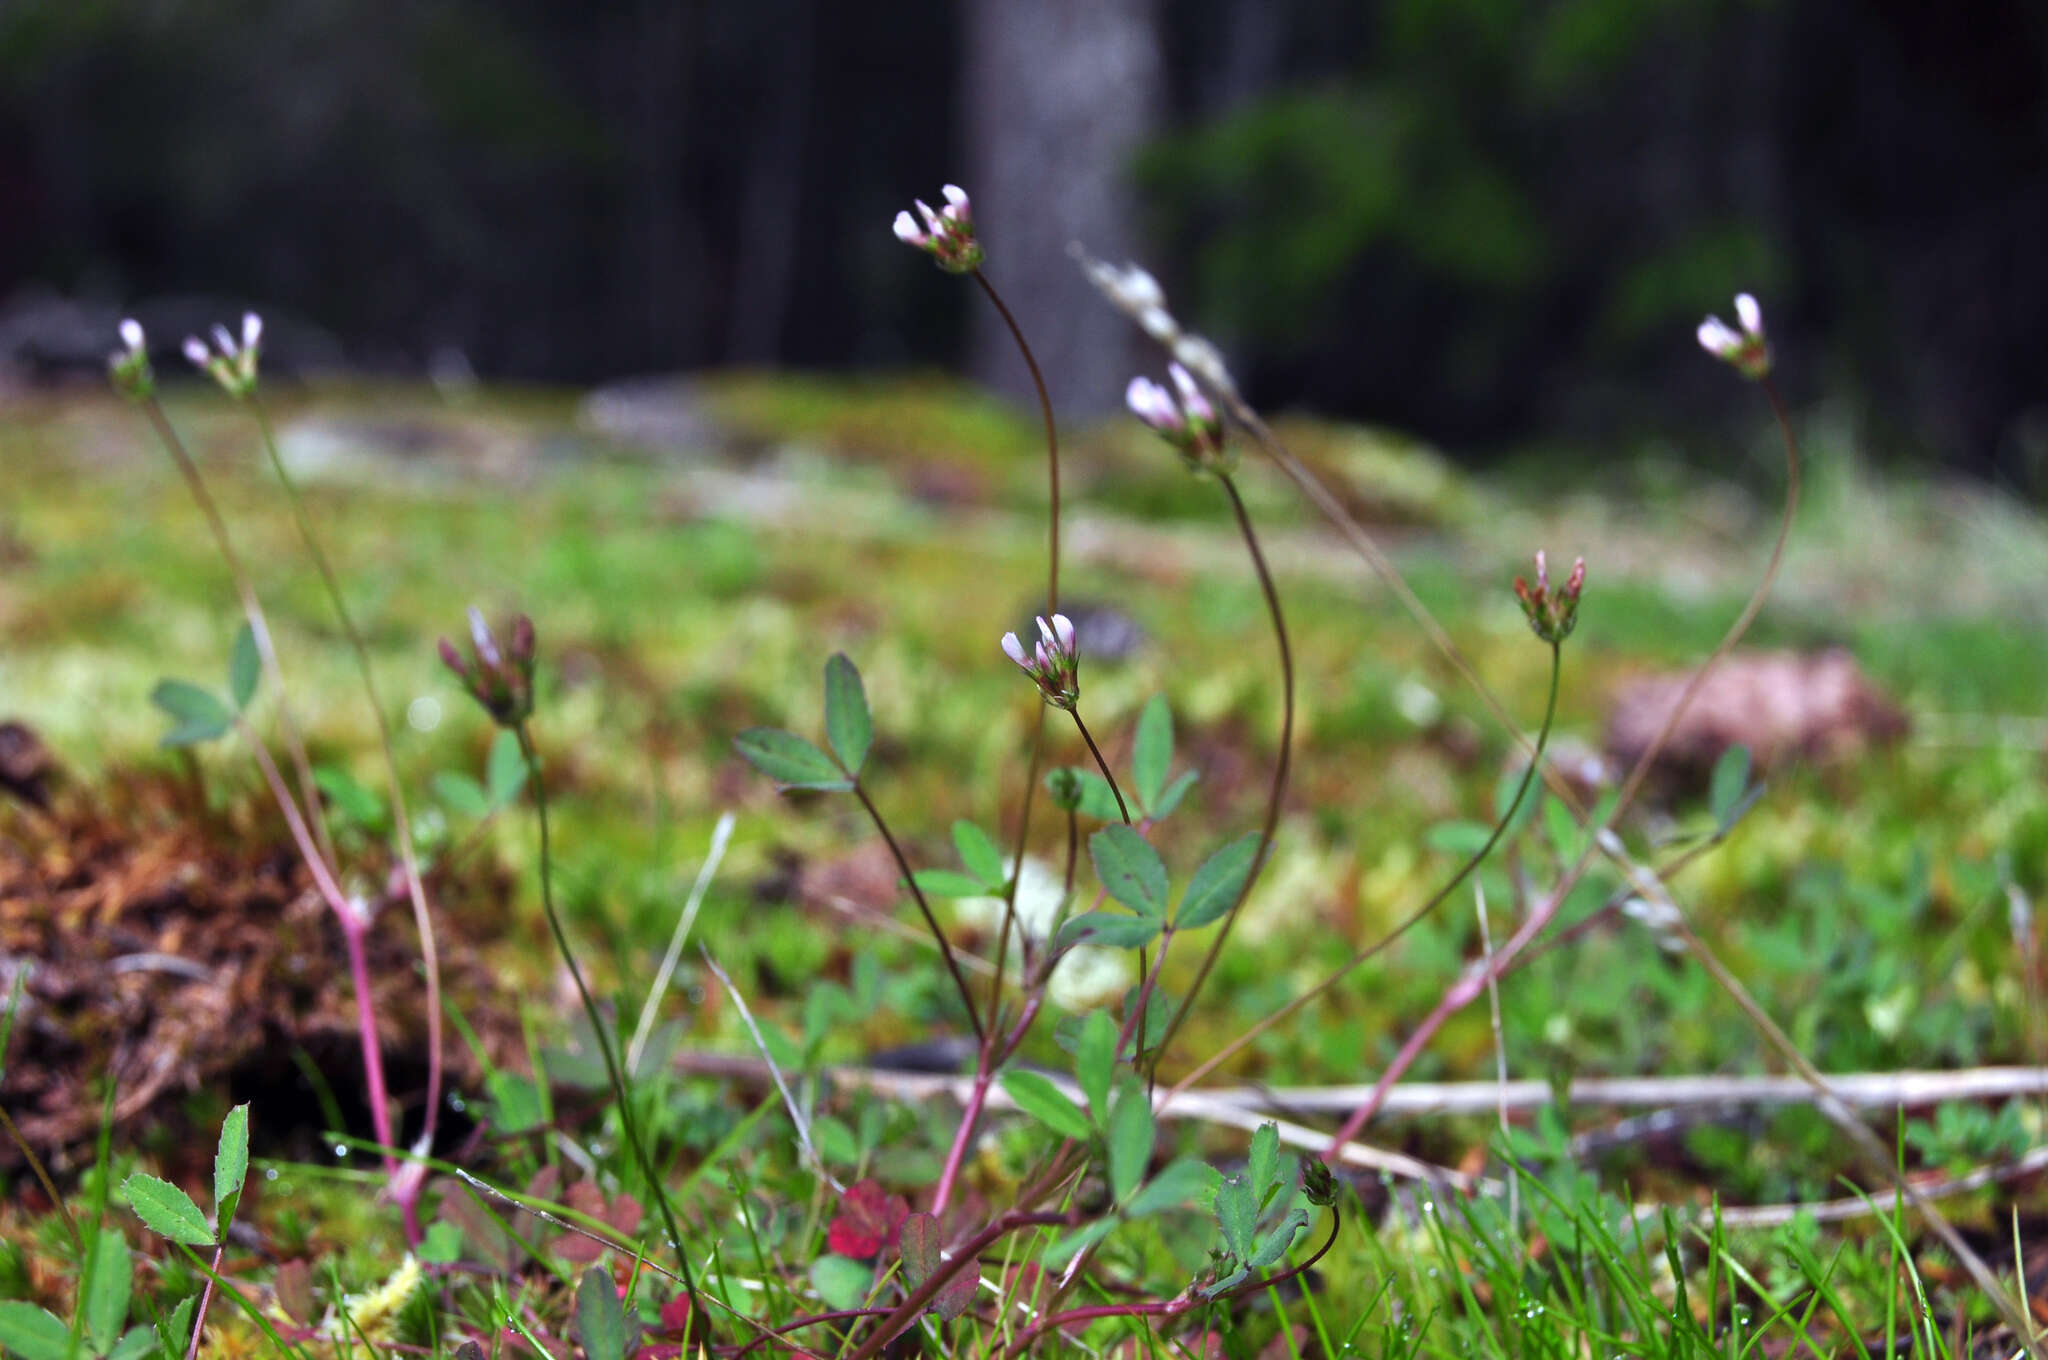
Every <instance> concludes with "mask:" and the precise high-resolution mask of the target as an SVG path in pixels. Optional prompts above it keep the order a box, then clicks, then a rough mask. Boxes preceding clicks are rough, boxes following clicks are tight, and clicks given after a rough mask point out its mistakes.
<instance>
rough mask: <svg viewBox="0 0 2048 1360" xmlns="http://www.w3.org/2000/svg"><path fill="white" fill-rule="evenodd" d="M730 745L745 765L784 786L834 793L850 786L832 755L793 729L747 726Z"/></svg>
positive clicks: (851, 785) (849, 781)
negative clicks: (833, 761)
mask: <svg viewBox="0 0 2048 1360" xmlns="http://www.w3.org/2000/svg"><path fill="white" fill-rule="evenodd" d="M732 744H733V747H734V749H735V750H737V751H738V752H739V753H740V754H741V755H742V756H745V757H746V759H747V763H748V764H750V765H752V766H753V767H754V768H755V769H757V770H759V771H760V772H761V773H762V774H765V775H767V776H768V777H769V778H770V779H772V780H774V781H775V782H776V783H777V784H780V785H781V786H782V787H783V788H785V789H822V790H825V791H827V792H838V791H844V790H846V789H850V788H852V787H853V781H852V780H850V779H848V778H847V777H846V775H845V774H844V773H843V772H842V771H841V770H840V768H839V767H838V766H837V765H834V764H833V763H832V757H830V756H828V755H826V754H825V753H824V752H823V751H820V750H819V749H818V748H817V747H815V746H813V745H812V744H811V743H809V742H807V741H805V740H804V739H803V738H802V737H800V736H798V735H797V734H796V733H794V732H784V731H783V730H781V729H780V728H776V727H750V728H748V729H747V730H746V731H744V732H742V733H740V734H739V735H738V736H737V737H734V738H733V742H732Z"/></svg>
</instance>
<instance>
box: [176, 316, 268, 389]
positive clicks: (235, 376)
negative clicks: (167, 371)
mask: <svg viewBox="0 0 2048 1360" xmlns="http://www.w3.org/2000/svg"><path fill="white" fill-rule="evenodd" d="M262 340H263V318H262V317H260V316H258V315H256V313H254V312H245V313H243V315H242V338H241V339H240V340H239V341H237V340H236V339H235V337H234V336H233V335H232V334H231V333H230V332H229V331H228V328H227V327H226V326H220V325H216V326H215V327H214V328H213V346H214V347H213V348H212V349H210V350H209V349H208V348H207V347H206V345H205V343H204V342H203V341H201V340H200V339H199V337H198V336H196V335H188V336H186V337H185V357H186V358H187V359H189V360H191V361H192V366H193V367H194V368H196V369H198V370H199V371H200V372H201V373H204V374H205V375H206V376H207V377H209V378H211V379H213V380H214V381H215V382H217V383H219V384H220V386H221V390H222V391H224V392H226V393H227V394H228V395H229V396H231V397H235V398H238V399H247V398H249V397H252V396H254V395H255V394H256V360H257V355H258V354H259V353H260V350H261V344H262Z"/></svg>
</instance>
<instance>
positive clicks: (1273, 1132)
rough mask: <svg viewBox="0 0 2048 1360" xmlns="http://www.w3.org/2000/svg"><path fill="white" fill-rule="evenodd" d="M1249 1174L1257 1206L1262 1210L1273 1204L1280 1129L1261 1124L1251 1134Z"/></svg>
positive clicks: (1278, 1174) (1277, 1181)
mask: <svg viewBox="0 0 2048 1360" xmlns="http://www.w3.org/2000/svg"><path fill="white" fill-rule="evenodd" d="M1248 1160H1249V1163H1250V1166H1249V1170H1250V1172H1251V1183H1252V1194H1253V1197H1254V1198H1255V1199H1256V1200H1257V1201H1258V1206H1259V1208H1261V1209H1264V1208H1265V1207H1266V1206H1267V1205H1268V1204H1271V1203H1272V1202H1273V1195H1274V1194H1275V1192H1277V1191H1278V1190H1279V1189H1280V1178H1281V1160H1280V1127H1279V1125H1277V1124H1261V1125H1259V1127H1258V1129H1257V1130H1256V1131H1255V1132H1254V1133H1253V1134H1252V1147H1251V1156H1250V1158H1249V1159H1248Z"/></svg>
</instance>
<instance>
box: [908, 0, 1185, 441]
mask: <svg viewBox="0 0 2048 1360" xmlns="http://www.w3.org/2000/svg"><path fill="white" fill-rule="evenodd" d="M965 46H966V72H965V102H966V110H967V134H968V139H969V140H968V146H969V153H968V158H967V163H968V166H969V167H970V170H971V177H970V178H967V179H965V180H963V187H965V188H966V189H967V191H968V193H969V194H971V195H972V196H973V199H974V215H975V220H976V222H977V224H978V226H979V228H980V233H981V237H982V240H983V243H984V244H985V245H986V246H987V247H988V267H987V272H988V277H989V280H990V281H991V282H992V283H994V284H995V285H996V287H997V288H999V289H1000V290H1001V291H1002V294H1003V297H1004V300H1005V301H1007V302H1008V303H1009V304H1010V306H1011V308H1012V309H1013V310H1014V311H1015V312H1016V313H1017V320H1018V324H1020V325H1021V326H1022V327H1023V328H1024V334H1025V336H1026V338H1028V339H1029V340H1030V341H1031V345H1032V349H1033V350H1034V351H1035V352H1036V353H1037V355H1038V361H1039V363H1040V365H1041V366H1042V367H1043V368H1044V370H1045V379H1046V384H1047V386H1048V387H1050V388H1051V390H1052V399H1053V402H1054V405H1055V406H1056V408H1057V409H1059V410H1061V411H1063V412H1069V413H1075V414H1080V413H1095V412H1100V411H1102V410H1105V409H1107V408H1109V407H1112V406H1114V405H1115V404H1116V403H1117V401H1118V399H1119V395H1120V393H1121V392H1122V390H1123V385H1124V383H1126V382H1127V381H1129V379H1130V376H1131V374H1132V373H1133V372H1134V371H1136V368H1137V367H1139V366H1140V365H1143V366H1145V367H1157V366H1158V365H1157V362H1156V360H1155V359H1153V358H1152V357H1151V356H1149V355H1148V354H1147V353H1146V347H1145V346H1144V344H1143V341H1142V339H1141V338H1140V337H1137V336H1136V335H1135V333H1134V332H1133V330H1132V329H1131V327H1130V326H1129V325H1128V323H1126V322H1125V321H1124V320H1123V319H1122V318H1121V317H1119V316H1117V315H1116V314H1114V313H1113V312H1111V311H1110V310H1109V308H1108V307H1107V306H1106V305H1105V304H1103V302H1102V301H1101V300H1100V299H1099V298H1097V297H1096V295H1095V291H1094V290H1093V289H1092V288H1090V287H1089V286H1088V283H1087V281H1086V280H1084V279H1083V278H1082V277H1081V274H1080V271H1079V270H1078V269H1076V268H1075V267H1074V263H1073V261H1072V260H1071V259H1070V258H1068V255H1067V245H1068V243H1069V242H1073V241H1079V242H1081V243H1082V244H1083V245H1085V246H1087V248H1088V249H1089V251H1090V252H1091V253H1093V254H1095V255H1099V256H1102V257H1105V258H1109V259H1117V260H1121V259H1123V258H1124V257H1125V256H1126V255H1128V254H1131V253H1133V252H1135V251H1136V250H1137V248H1138V241H1137V239H1136V235H1135V232H1134V231H1133V229H1132V210H1133V206H1134V205H1133V200H1132V195H1131V192H1130V188H1129V173H1128V172H1129V168H1130V161H1131V157H1132V155H1133V153H1134V152H1136V150H1137V149H1138V147H1139V145H1140V144H1141V143H1142V142H1143V141H1144V139H1145V137H1146V136H1147V135H1148V134H1149V133H1150V132H1151V130H1152V128H1153V125H1154V123H1155V121H1156V119H1157V117H1158V112H1159V109H1160V107H1161V104H1162V102H1163V100H1162V94H1163V82H1164V63H1163V61H1162V57H1161V52H1160V42H1159V31H1158V25H1157V14H1156V12H1155V8H1154V4H1153V3H1152V0H969V3H968V5H967V7H966V35H965ZM937 187H938V186H936V185H933V186H931V189H929V190H927V191H926V197H927V199H928V200H930V201H936V200H935V199H932V198H931V194H932V192H933V191H935V190H936V189H937ZM974 356H975V357H974V370H975V373H976V375H977V376H979V377H980V378H981V379H982V380H983V381H985V382H987V383H989V384H990V385H991V386H993V387H995V388H997V389H998V390H1000V391H1003V392H1006V393H1009V394H1012V395H1014V396H1016V397H1018V398H1019V399H1023V400H1029V399H1030V397H1031V384H1030V375H1029V374H1028V373H1027V372H1026V370H1025V368H1024V365H1023V363H1022V362H1021V361H1020V360H1019V359H1018V357H1017V354H1016V351H1015V349H1014V347H1013V345H1012V343H1011V340H1010V337H1009V333H1008V332H1007V331H1006V330H1005V329H1004V327H1003V324H1002V321H1001V320H1000V318H998V317H996V316H995V315H994V312H993V309H992V308H987V307H981V308H977V309H976V321H975V333H974Z"/></svg>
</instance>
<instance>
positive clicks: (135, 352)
mask: <svg viewBox="0 0 2048 1360" xmlns="http://www.w3.org/2000/svg"><path fill="white" fill-rule="evenodd" d="M107 371H108V372H109V373H111V374H112V375H113V378H114V389H115V390H116V391H118V392H119V393H120V394H121V395H122V396H124V397H133V398H134V399H135V400H137V401H146V400H148V398H149V397H150V395H151V394H152V393H154V392H155V391H156V372H155V370H153V369H151V368H150V366H149V342H148V341H147V340H146V339H144V338H143V334H142V323H141V322H140V321H137V320H136V319H135V318H134V317H132V316H131V317H129V318H128V319H126V320H125V321H123V322H122V323H121V348H120V349H117V350H115V351H114V352H113V353H112V354H109V355H108V356H107Z"/></svg>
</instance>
